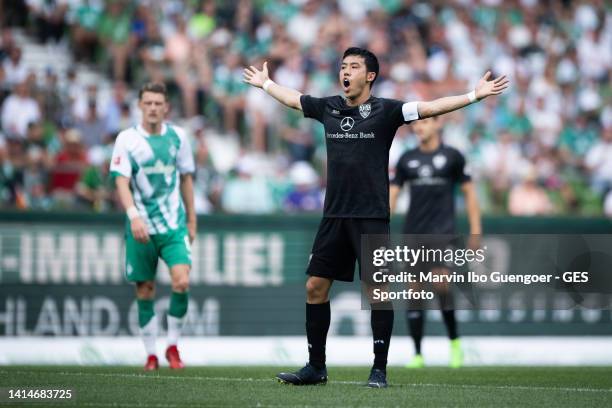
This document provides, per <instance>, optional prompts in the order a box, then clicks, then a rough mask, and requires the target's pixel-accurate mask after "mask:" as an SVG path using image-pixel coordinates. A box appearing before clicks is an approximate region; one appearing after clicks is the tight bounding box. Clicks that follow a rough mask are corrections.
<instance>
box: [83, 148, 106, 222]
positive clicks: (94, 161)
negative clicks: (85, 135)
mask: <svg viewBox="0 0 612 408" xmlns="http://www.w3.org/2000/svg"><path fill="white" fill-rule="evenodd" d="M87 156H88V162H89V165H88V166H87V167H86V168H85V170H84V171H83V173H82V174H81V176H80V178H79V181H78V183H77V184H76V193H77V196H78V197H79V199H80V201H81V203H83V204H84V205H85V207H86V208H88V209H93V210H94V211H97V212H100V211H108V210H109V209H110V207H111V201H110V199H111V192H112V190H113V186H112V182H111V179H110V177H108V175H109V165H110V159H109V156H108V154H107V151H106V149H105V148H104V147H102V146H96V147H92V148H91V149H89V152H88V154H87Z"/></svg>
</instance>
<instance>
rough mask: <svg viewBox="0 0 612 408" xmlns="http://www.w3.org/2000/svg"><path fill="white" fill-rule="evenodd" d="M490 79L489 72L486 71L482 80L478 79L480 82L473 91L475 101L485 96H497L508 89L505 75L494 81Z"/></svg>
mask: <svg viewBox="0 0 612 408" xmlns="http://www.w3.org/2000/svg"><path fill="white" fill-rule="evenodd" d="M490 78H491V71H487V73H486V74H484V75H483V77H482V78H480V81H478V84H477V85H476V88H475V89H474V90H475V91H476V99H478V100H481V99H484V98H486V97H487V96H491V95H499V94H500V93H502V92H503V91H504V90H505V89H506V88H508V85H509V81H508V78H506V76H505V75H502V76H500V77H497V78H495V79H490Z"/></svg>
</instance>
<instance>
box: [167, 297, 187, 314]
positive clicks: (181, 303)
mask: <svg viewBox="0 0 612 408" xmlns="http://www.w3.org/2000/svg"><path fill="white" fill-rule="evenodd" d="M188 304H189V293H188V292H183V293H179V292H172V295H170V307H169V308H168V314H169V315H170V316H173V317H177V318H179V319H180V318H182V317H183V316H185V314H186V313H187V305H188Z"/></svg>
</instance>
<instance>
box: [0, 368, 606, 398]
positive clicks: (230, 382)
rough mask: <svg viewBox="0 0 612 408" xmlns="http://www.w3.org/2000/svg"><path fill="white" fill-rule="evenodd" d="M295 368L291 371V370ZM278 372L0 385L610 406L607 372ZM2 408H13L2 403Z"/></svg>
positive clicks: (130, 371) (11, 378)
mask: <svg viewBox="0 0 612 408" xmlns="http://www.w3.org/2000/svg"><path fill="white" fill-rule="evenodd" d="M292 368H295V367H292ZM278 371H280V370H279V368H278V367H188V368H186V369H185V370H182V371H170V370H169V369H167V368H162V369H161V370H160V371H159V372H155V373H144V372H143V371H142V370H141V369H140V368H138V367H75V366H52V367H35V366H3V367H0V387H3V388H4V389H5V390H6V388H12V387H36V388H47V389H48V388H56V389H58V388H64V389H65V388H70V389H73V390H75V394H76V401H74V402H73V403H69V402H60V401H57V402H51V401H47V402H46V403H44V404H36V405H32V404H30V405H31V406H36V407H39V406H79V407H81V406H82V407H153V408H173V407H177V408H178V407H223V406H231V407H243V406H250V407H374V408H378V407H440V406H444V407H448V406H457V407H482V406H491V407H507V406H516V407H526V406H537V407H599V406H601V407H603V406H606V407H610V406H612V367H481V368H478V367H473V368H462V369H456V370H451V369H447V368H426V369H422V370H408V369H404V368H397V367H392V368H389V370H388V379H389V382H390V386H389V388H387V389H369V388H366V387H364V386H363V383H364V382H365V380H366V379H367V376H368V373H369V369H368V368H367V367H350V368H348V367H330V368H329V383H328V384H327V385H325V386H311V387H295V386H290V385H284V384H279V383H277V382H276V380H274V375H275V374H276V373H277V372H278ZM0 405H3V406H11V405H13V404H10V405H6V403H4V404H0Z"/></svg>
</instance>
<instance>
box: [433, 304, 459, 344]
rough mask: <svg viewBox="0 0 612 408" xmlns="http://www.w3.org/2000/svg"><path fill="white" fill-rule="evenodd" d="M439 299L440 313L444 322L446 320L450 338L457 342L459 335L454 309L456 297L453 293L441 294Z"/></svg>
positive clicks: (445, 323)
mask: <svg viewBox="0 0 612 408" xmlns="http://www.w3.org/2000/svg"><path fill="white" fill-rule="evenodd" d="M438 298H439V299H440V311H441V312H442V320H444V325H445V326H446V333H447V334H448V338H449V339H451V340H455V339H456V338H457V337H459V335H458V334H457V320H456V319H455V310H454V307H453V306H454V297H453V295H452V293H440V294H439V296H438Z"/></svg>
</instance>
